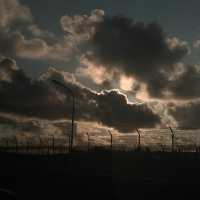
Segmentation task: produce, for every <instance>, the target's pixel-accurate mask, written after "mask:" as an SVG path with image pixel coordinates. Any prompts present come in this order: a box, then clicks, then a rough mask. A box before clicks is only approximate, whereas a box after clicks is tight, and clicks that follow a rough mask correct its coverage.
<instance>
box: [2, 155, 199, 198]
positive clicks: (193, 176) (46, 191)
mask: <svg viewBox="0 0 200 200" xmlns="http://www.w3.org/2000/svg"><path fill="white" fill-rule="evenodd" d="M0 163H1V164H0V188H1V190H5V189H6V190H9V192H10V194H6V192H7V193H8V191H1V190H0V195H1V196H0V199H26V200H27V199H28V200H29V199H30V200H32V199H34V200H35V199H56V200H57V199H58V200H60V199H123V200H125V199H150V198H151V197H153V198H154V199H175V198H176V199H192V197H195V196H197V197H195V198H197V199H199V197H198V195H199V188H200V187H199V186H200V184H199V180H200V179H199V178H200V154H198V153H170V152H165V153H162V152H157V153H156V152H110V151H98V152H89V153H88V152H73V153H71V154H67V155H54V156H52V155H51V156H48V155H46V156H41V155H16V154H8V153H1V154H0ZM6 195H7V196H9V197H7V198H6V197H5V196H6Z"/></svg>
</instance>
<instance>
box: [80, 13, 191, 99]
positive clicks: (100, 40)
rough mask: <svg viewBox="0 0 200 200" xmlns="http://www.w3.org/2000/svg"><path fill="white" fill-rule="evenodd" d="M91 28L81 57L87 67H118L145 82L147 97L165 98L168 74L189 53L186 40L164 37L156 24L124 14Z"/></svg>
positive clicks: (110, 69)
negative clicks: (130, 17)
mask: <svg viewBox="0 0 200 200" xmlns="http://www.w3.org/2000/svg"><path fill="white" fill-rule="evenodd" d="M94 27H95V32H94V34H93V35H92V36H91V37H90V38H91V39H90V40H91V41H90V42H91V46H89V48H88V49H87V50H88V51H87V53H85V54H84V56H83V57H84V60H85V63H88V66H95V67H99V68H102V66H103V67H104V68H105V69H106V70H107V71H108V73H112V71H113V70H116V69H117V70H118V71H119V72H122V73H123V74H124V73H125V75H127V76H132V78H134V79H135V80H136V81H137V82H139V83H142V84H146V86H147V91H148V93H149V96H151V97H154V98H155V97H156V98H165V97H166V95H165V94H166V93H165V92H163V91H164V90H166V89H168V87H167V85H168V84H169V83H170V82H169V79H170V78H171V77H169V76H167V75H169V74H173V73H174V72H175V71H176V67H177V65H178V63H180V61H181V59H182V58H184V57H185V56H186V55H188V54H189V53H190V50H189V47H188V45H187V43H186V42H184V41H181V40H180V39H178V38H176V37H172V38H169V37H167V35H166V34H165V33H164V32H163V30H162V28H161V27H160V26H159V25H158V24H156V23H149V24H144V23H135V22H133V21H132V20H131V19H129V18H126V17H124V16H115V17H106V16H104V18H103V20H101V21H100V22H98V23H96V24H95V25H94ZM185 67H187V66H185ZM101 71H102V70H101ZM169 89H170V88H169ZM171 92H173V91H171ZM173 96H176V94H173Z"/></svg>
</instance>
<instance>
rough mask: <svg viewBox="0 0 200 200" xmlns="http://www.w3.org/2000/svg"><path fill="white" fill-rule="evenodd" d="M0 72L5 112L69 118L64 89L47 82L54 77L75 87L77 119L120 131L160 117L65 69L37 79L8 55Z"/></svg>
mask: <svg viewBox="0 0 200 200" xmlns="http://www.w3.org/2000/svg"><path fill="white" fill-rule="evenodd" d="M0 72H2V74H4V75H3V76H1V81H0V95H1V99H0V110H1V111H4V112H13V113H18V114H22V115H27V116H28V115H29V116H35V117H42V118H48V119H59V118H65V117H67V118H69V119H70V116H71V114H70V113H71V101H70V100H69V99H66V93H67V91H65V90H63V89H62V88H56V87H54V86H53V85H51V83H50V81H51V80H52V79H57V80H60V81H61V82H63V83H64V84H66V85H67V86H68V87H70V88H71V89H72V90H73V91H74V93H75V95H76V97H77V102H76V105H77V112H76V118H77V119H79V120H86V121H96V122H99V123H102V124H104V125H107V126H109V127H113V128H116V129H117V130H120V131H123V132H128V131H133V130H134V129H135V128H137V127H154V126H155V125H156V124H158V123H159V121H160V118H159V116H157V115H156V114H155V113H154V112H153V111H152V110H151V109H150V108H149V107H148V106H146V105H137V104H130V103H129V102H128V100H127V97H126V96H125V95H124V94H122V93H120V92H119V91H118V90H111V91H104V92H101V93H96V92H94V91H92V90H90V89H88V88H85V87H83V86H82V85H81V84H80V83H79V82H77V81H76V79H75V77H74V76H73V75H72V74H69V73H67V72H59V71H57V70H55V69H53V68H51V69H49V71H48V72H47V73H45V74H43V75H42V76H41V77H40V78H39V79H38V80H35V81H32V80H31V79H30V78H28V77H27V76H26V75H25V74H24V72H23V71H22V70H21V69H19V68H18V67H16V63H15V62H14V61H13V60H10V59H3V60H2V61H1V63H0ZM0 74H1V73H0ZM4 77H6V78H4ZM67 96H69V95H67Z"/></svg>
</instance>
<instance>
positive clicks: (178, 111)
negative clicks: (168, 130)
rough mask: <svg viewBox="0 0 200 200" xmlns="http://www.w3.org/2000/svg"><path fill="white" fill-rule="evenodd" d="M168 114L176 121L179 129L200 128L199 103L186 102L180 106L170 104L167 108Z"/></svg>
mask: <svg viewBox="0 0 200 200" xmlns="http://www.w3.org/2000/svg"><path fill="white" fill-rule="evenodd" d="M169 114H170V115H171V116H173V117H174V119H176V121H177V123H178V126H179V127H183V128H184V127H185V128H200V123H199V118H200V102H199V100H197V101H193V102H186V103H184V104H182V105H174V104H172V105H171V106H170V107H169Z"/></svg>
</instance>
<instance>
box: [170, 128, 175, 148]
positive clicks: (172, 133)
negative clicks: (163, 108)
mask: <svg viewBox="0 0 200 200" xmlns="http://www.w3.org/2000/svg"><path fill="white" fill-rule="evenodd" d="M169 129H170V131H171V139H172V144H171V145H172V146H171V147H172V152H174V137H175V134H174V131H173V129H172V127H169Z"/></svg>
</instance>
